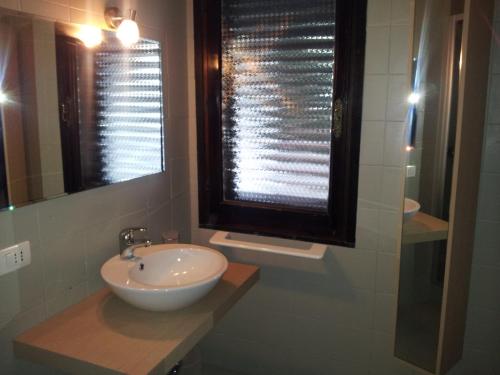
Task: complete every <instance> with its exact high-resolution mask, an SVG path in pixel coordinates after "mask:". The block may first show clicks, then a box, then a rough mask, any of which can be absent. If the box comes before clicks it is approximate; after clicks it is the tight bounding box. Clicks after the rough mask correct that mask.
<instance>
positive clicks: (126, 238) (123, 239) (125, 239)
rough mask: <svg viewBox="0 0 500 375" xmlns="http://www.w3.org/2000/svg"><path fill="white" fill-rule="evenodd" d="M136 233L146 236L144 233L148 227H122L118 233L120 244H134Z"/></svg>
mask: <svg viewBox="0 0 500 375" xmlns="http://www.w3.org/2000/svg"><path fill="white" fill-rule="evenodd" d="M136 233H143V234H144V237H146V234H147V233H148V229H147V228H144V227H134V228H125V229H123V230H122V231H121V232H120V235H119V239H120V244H124V245H127V246H129V245H132V244H134V243H135V234H136Z"/></svg>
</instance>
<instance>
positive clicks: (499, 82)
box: [187, 0, 500, 375]
mask: <svg viewBox="0 0 500 375" xmlns="http://www.w3.org/2000/svg"><path fill="white" fill-rule="evenodd" d="M189 4H190V2H188V24H187V27H188V38H189V41H188V43H189V48H188V60H189V62H190V64H191V65H190V74H189V76H188V78H189V80H190V84H189V102H190V106H191V107H190V111H189V113H190V119H189V120H190V139H189V144H190V168H191V194H192V200H191V204H192V208H191V212H192V239H193V241H194V242H196V243H200V244H207V243H208V239H209V238H210V236H211V235H212V233H213V232H211V231H207V230H200V229H198V228H197V202H196V198H197V181H196V170H197V169H196V168H197V166H196V137H195V134H196V128H195V117H194V113H195V112H194V109H195V102H194V70H193V65H192V64H193V44H192V40H190V39H191V38H192V27H193V25H192V19H191V17H190V15H191V13H192V9H190V5H189ZM368 5H369V11H368V39H367V51H366V52H367V57H366V58H367V60H366V71H365V97H364V108H363V124H362V140H361V168H360V181H359V208H358V226H357V247H356V249H345V248H340V247H331V248H330V250H329V252H328V253H327V255H326V257H325V259H324V261H323V262H315V261H308V260H299V259H298V258H290V257H283V256H277V255H269V254H263V253H256V252H251V251H243V250H237V249H231V250H229V251H228V250H223V251H224V252H225V253H226V255H227V256H228V257H229V258H230V259H232V260H235V261H242V262H251V263H255V264H258V265H260V266H261V272H262V273H261V280H260V282H259V283H258V284H257V285H256V286H255V287H254V288H253V289H252V290H251V291H250V292H249V293H248V294H247V295H246V296H245V298H244V299H243V300H242V301H241V302H240V303H239V304H238V305H236V307H235V308H234V309H233V310H232V311H231V312H230V313H229V314H228V315H227V316H226V317H225V318H224V319H223V321H222V322H221V323H220V324H219V326H218V327H217V328H216V330H215V331H214V332H212V333H211V334H210V335H209V336H208V337H207V338H206V339H205V340H204V341H203V342H202V345H201V347H202V352H203V357H204V360H205V361H206V362H209V363H212V364H215V365H217V366H221V367H226V368H230V369H233V370H236V371H240V372H242V373H248V374H315V375H316V374H318V375H320V374H342V375H351V374H363V375H366V374H372V375H400V374H402V375H407V374H408V375H417V374H424V373H423V372H421V371H420V370H418V369H416V368H413V367H412V366H410V365H407V364H405V363H404V362H401V361H399V360H398V359H396V358H394V356H393V353H392V342H393V331H394V326H395V304H396V298H397V297H396V295H395V288H396V277H397V275H396V274H397V263H398V262H399V259H398V255H397V248H396V247H397V243H396V242H397V241H396V239H397V236H398V235H399V232H400V229H401V228H400V225H401V220H400V212H399V211H398V207H399V206H400V199H401V195H402V192H401V191H400V187H401V186H402V182H403V178H404V177H403V174H404V173H403V168H402V166H403V158H404V150H403V149H402V145H403V144H404V142H403V132H404V120H405V118H404V114H405V107H404V102H403V101H404V98H405V97H406V93H407V92H408V91H407V90H408V86H407V82H408V76H407V72H408V70H407V65H406V64H407V61H408V60H407V59H408V53H409V51H408V38H409V33H410V30H409V1H408V0H368ZM499 5H500V1H499V0H497V7H496V9H497V10H496V15H497V16H496V22H495V29H496V30H497V33H500V6H499ZM493 50H494V53H493V56H492V67H491V70H492V71H491V83H490V86H491V87H490V100H489V109H488V128H487V132H486V133H487V134H486V138H485V146H484V161H483V168H482V171H483V173H482V178H481V192H480V208H479V213H478V219H479V222H478V226H477V240H476V249H475V253H474V264H473V274H472V284H471V291H470V308H469V317H468V322H467V334H466V339H465V352H464V358H463V360H462V361H461V362H460V363H459V364H458V365H457V366H456V367H455V368H454V369H453V370H452V372H451V373H450V375H498V374H500V359H499V358H500V356H499V355H498V348H499V347H500V319H499V316H500V294H499V292H498V285H500V270H499V268H500V216H499V215H500V214H499V213H500V194H499V192H500V188H499V187H500V169H499V168H500V167H499V165H500V110H499V108H500V104H499V103H500V42H498V40H494V41H493Z"/></svg>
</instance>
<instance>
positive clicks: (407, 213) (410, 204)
mask: <svg viewBox="0 0 500 375" xmlns="http://www.w3.org/2000/svg"><path fill="white" fill-rule="evenodd" d="M418 211H420V203H418V202H417V201H414V200H413V199H410V198H405V207H404V214H403V219H404V221H408V220H410V219H411V218H412V217H413V216H415V215H416V214H417V212H418Z"/></svg>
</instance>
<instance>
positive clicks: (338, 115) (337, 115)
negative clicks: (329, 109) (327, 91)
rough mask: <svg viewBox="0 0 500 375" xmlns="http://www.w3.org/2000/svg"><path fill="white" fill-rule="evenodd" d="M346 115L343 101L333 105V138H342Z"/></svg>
mask: <svg viewBox="0 0 500 375" xmlns="http://www.w3.org/2000/svg"><path fill="white" fill-rule="evenodd" d="M343 113H344V103H343V101H342V99H340V98H339V99H337V100H335V103H334V104H333V136H334V137H335V138H336V139H339V138H340V137H342V116H343Z"/></svg>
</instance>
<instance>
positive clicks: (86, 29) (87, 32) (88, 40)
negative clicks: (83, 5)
mask: <svg viewBox="0 0 500 375" xmlns="http://www.w3.org/2000/svg"><path fill="white" fill-rule="evenodd" d="M77 38H78V39H80V40H81V41H82V42H83V44H84V45H85V47H87V48H94V47H97V46H98V45H99V44H101V43H102V31H101V29H99V28H98V27H95V26H90V25H82V26H81V27H80V30H79V31H78V33H77Z"/></svg>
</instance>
